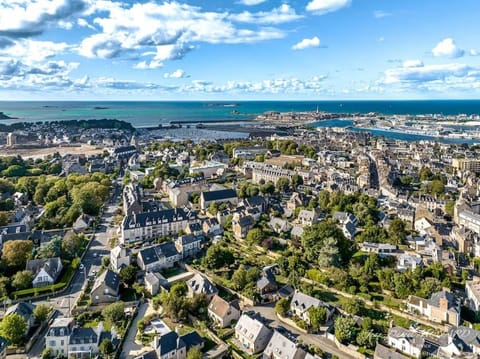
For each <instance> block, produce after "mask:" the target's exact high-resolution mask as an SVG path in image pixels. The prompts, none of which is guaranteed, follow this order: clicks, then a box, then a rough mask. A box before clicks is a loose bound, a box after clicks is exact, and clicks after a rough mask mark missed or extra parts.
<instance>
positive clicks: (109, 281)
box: [92, 269, 120, 293]
mask: <svg viewBox="0 0 480 359" xmlns="http://www.w3.org/2000/svg"><path fill="white" fill-rule="evenodd" d="M104 283H105V286H107V287H108V288H109V289H111V290H112V291H113V293H118V288H119V286H120V276H119V275H118V274H117V273H115V272H114V271H112V270H110V269H107V270H106V271H105V272H103V273H102V274H100V275H99V276H98V278H97V279H96V280H95V284H94V285H93V288H92V291H94V290H96V289H98V288H99V287H100V286H101V285H102V284H104Z"/></svg>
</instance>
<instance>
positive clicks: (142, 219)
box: [123, 208, 196, 229]
mask: <svg viewBox="0 0 480 359" xmlns="http://www.w3.org/2000/svg"><path fill="white" fill-rule="evenodd" d="M194 218H196V215H195V213H193V212H185V211H184V210H183V208H173V209H164V210H161V211H155V212H145V213H138V214H134V215H131V216H125V218H124V219H123V229H130V228H135V227H147V223H151V224H152V225H153V224H158V223H162V221H164V220H166V221H167V222H168V223H172V222H179V221H187V220H192V219H194Z"/></svg>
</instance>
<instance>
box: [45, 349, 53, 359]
mask: <svg viewBox="0 0 480 359" xmlns="http://www.w3.org/2000/svg"><path fill="white" fill-rule="evenodd" d="M50 358H53V350H52V348H45V349H43V352H42V359H50Z"/></svg>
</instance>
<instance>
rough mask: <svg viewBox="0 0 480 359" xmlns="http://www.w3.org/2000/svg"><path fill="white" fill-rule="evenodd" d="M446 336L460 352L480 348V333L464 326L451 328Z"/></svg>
mask: <svg viewBox="0 0 480 359" xmlns="http://www.w3.org/2000/svg"><path fill="white" fill-rule="evenodd" d="M448 335H449V336H450V337H451V338H452V340H453V343H454V344H455V346H456V347H457V348H462V351H471V348H473V347H476V348H480V332H478V331H476V330H475V329H472V328H468V327H464V326H460V327H452V328H450V329H449V330H448Z"/></svg>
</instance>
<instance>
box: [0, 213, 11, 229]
mask: <svg viewBox="0 0 480 359" xmlns="http://www.w3.org/2000/svg"><path fill="white" fill-rule="evenodd" d="M9 221H10V213H8V212H4V211H2V212H0V226H6V225H7V224H8V222H9Z"/></svg>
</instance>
